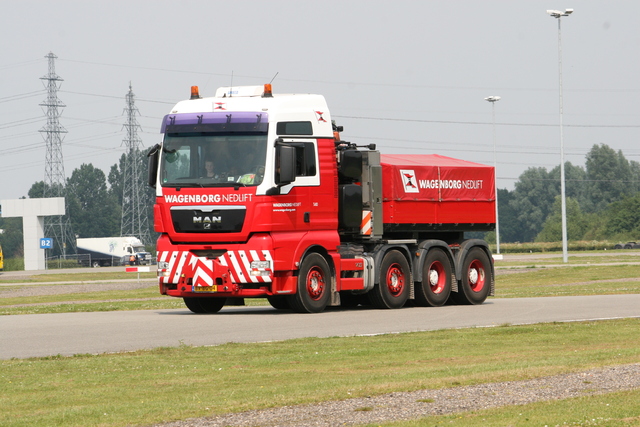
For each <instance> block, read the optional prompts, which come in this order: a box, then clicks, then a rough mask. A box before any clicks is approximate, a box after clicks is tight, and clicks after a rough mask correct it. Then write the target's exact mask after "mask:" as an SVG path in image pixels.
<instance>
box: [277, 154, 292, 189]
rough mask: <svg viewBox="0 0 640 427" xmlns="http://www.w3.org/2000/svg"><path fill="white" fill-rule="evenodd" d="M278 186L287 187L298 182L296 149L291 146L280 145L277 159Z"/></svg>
mask: <svg viewBox="0 0 640 427" xmlns="http://www.w3.org/2000/svg"><path fill="white" fill-rule="evenodd" d="M276 162H278V163H277V167H276V184H277V185H280V186H281V185H287V184H291V183H292V182H293V181H295V180H296V149H295V147H291V146H289V145H279V146H278V148H277V159H276Z"/></svg>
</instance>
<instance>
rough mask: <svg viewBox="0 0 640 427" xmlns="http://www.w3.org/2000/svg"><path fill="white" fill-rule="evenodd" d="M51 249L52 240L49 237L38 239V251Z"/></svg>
mask: <svg viewBox="0 0 640 427" xmlns="http://www.w3.org/2000/svg"><path fill="white" fill-rule="evenodd" d="M51 248H53V239H52V238H51V237H44V238H42V239H40V249H51Z"/></svg>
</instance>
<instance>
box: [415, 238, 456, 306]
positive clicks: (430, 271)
mask: <svg viewBox="0 0 640 427" xmlns="http://www.w3.org/2000/svg"><path fill="white" fill-rule="evenodd" d="M415 287H416V288H415V296H416V297H415V298H416V299H415V302H416V305H418V306H420V307H440V306H442V305H444V304H445V303H446V302H447V300H448V299H449V295H450V294H451V262H450V261H449V257H448V256H447V254H446V253H445V252H444V251H443V250H442V249H437V248H435V249H431V250H430V251H429V252H428V253H427V257H426V258H425V260H424V266H423V267H422V282H416V284H415Z"/></svg>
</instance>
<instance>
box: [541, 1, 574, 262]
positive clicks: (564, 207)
mask: <svg viewBox="0 0 640 427" xmlns="http://www.w3.org/2000/svg"><path fill="white" fill-rule="evenodd" d="M547 13H548V14H549V15H550V16H551V17H553V18H556V19H557V20H558V80H559V82H560V86H559V93H560V95H559V96H560V198H561V200H562V261H563V262H568V261H569V254H568V251H567V200H566V193H565V178H564V133H563V126H562V31H561V26H560V23H561V22H562V17H563V16H569V15H571V14H572V13H573V9H565V11H564V12H561V11H559V10H547Z"/></svg>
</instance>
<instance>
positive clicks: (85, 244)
mask: <svg viewBox="0 0 640 427" xmlns="http://www.w3.org/2000/svg"><path fill="white" fill-rule="evenodd" d="M76 247H77V250H78V255H85V256H86V257H85V258H84V259H81V258H80V257H79V258H78V259H79V260H80V261H79V262H81V263H82V264H84V265H91V266H92V267H100V266H109V265H129V264H131V262H132V258H131V257H132V256H133V257H134V259H133V262H134V263H135V264H136V265H148V264H151V261H152V259H151V254H150V253H149V252H147V251H146V249H145V247H144V244H143V243H142V242H141V241H140V239H138V238H137V237H93V238H85V239H77V240H76Z"/></svg>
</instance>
